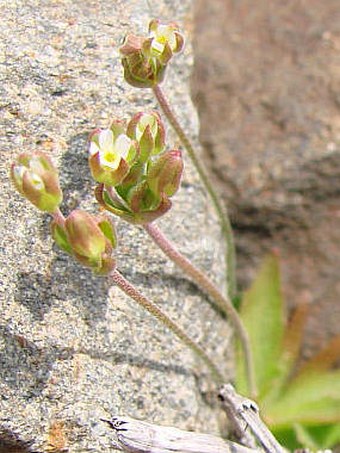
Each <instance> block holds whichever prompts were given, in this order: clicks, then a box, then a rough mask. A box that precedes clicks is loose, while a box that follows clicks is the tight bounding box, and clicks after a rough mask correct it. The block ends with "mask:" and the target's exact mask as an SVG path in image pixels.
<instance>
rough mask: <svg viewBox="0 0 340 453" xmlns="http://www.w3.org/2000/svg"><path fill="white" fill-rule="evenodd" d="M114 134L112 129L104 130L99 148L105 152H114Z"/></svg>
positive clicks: (99, 139) (100, 136)
mask: <svg viewBox="0 0 340 453" xmlns="http://www.w3.org/2000/svg"><path fill="white" fill-rule="evenodd" d="M113 140H114V137H113V132H112V131H111V129H104V130H102V131H101V132H100V134H99V137H98V141H99V148H100V149H102V150H103V151H113V148H114V143H113Z"/></svg>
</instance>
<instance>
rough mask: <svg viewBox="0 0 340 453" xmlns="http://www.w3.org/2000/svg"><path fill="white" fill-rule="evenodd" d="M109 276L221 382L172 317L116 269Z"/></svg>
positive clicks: (202, 354) (205, 355) (209, 361)
mask: <svg viewBox="0 0 340 453" xmlns="http://www.w3.org/2000/svg"><path fill="white" fill-rule="evenodd" d="M110 276H111V277H112V279H113V281H114V282H115V283H116V285H117V286H119V288H120V289H121V290H122V291H123V292H124V293H125V294H126V295H128V296H129V297H131V299H133V300H134V301H135V302H137V303H138V304H139V305H141V306H142V307H143V308H145V309H146V310H147V311H148V312H149V313H151V314H152V315H153V316H154V317H155V318H157V319H158V320H159V321H161V322H162V323H163V324H164V325H165V326H166V327H167V328H168V329H170V330H171V331H172V332H173V333H174V334H175V335H177V337H178V338H179V339H180V340H182V341H183V343H184V344H185V345H186V346H188V347H189V348H190V349H191V350H192V351H193V352H195V354H197V355H198V356H199V357H200V358H201V359H202V360H203V362H204V363H205V364H206V365H207V367H208V368H209V370H210V372H211V374H212V376H213V378H214V380H215V381H216V383H217V384H221V383H222V382H223V376H222V374H221V373H220V372H219V370H218V369H217V367H216V366H215V364H214V363H213V362H212V361H211V359H210V358H209V357H208V355H207V354H206V353H205V352H204V350H203V349H202V348H201V347H200V346H199V345H198V344H196V343H195V342H194V341H193V340H192V339H191V338H189V337H188V335H187V334H186V333H185V332H184V330H182V329H181V328H180V327H179V326H178V325H177V324H176V323H175V322H174V321H172V319H170V318H169V317H168V316H167V315H166V314H165V313H163V311H162V310H161V309H160V308H159V307H158V306H157V305H156V304H155V303H153V302H152V301H150V300H149V299H147V298H146V297H145V296H143V294H141V293H140V292H139V291H138V290H137V289H136V288H135V287H134V286H133V285H132V284H131V283H130V282H129V281H128V280H126V279H125V277H123V275H122V274H121V273H120V272H119V271H118V270H116V269H115V270H114V271H112V272H111V274H110Z"/></svg>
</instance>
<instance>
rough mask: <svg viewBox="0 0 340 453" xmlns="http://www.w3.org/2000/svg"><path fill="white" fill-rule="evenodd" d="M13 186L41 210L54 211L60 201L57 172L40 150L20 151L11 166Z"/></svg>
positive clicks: (61, 196)
mask: <svg viewBox="0 0 340 453" xmlns="http://www.w3.org/2000/svg"><path fill="white" fill-rule="evenodd" d="M11 179H12V181H13V183H14V185H15V188H16V189H17V191H18V192H19V193H21V195H23V196H24V197H25V198H27V199H28V200H29V201H30V202H31V203H32V204H33V205H34V206H36V207H37V208H38V209H40V210H41V211H46V212H51V213H52V212H54V211H55V210H56V209H57V208H58V207H59V205H60V204H61V202H62V199H63V194H62V191H61V189H60V186H59V178H58V172H57V170H56V168H55V167H54V165H53V163H52V161H51V159H50V158H49V157H48V156H47V155H46V154H44V153H42V152H39V151H37V152H34V153H31V154H30V153H22V154H20V156H19V157H18V159H17V161H16V162H15V163H13V164H12V166H11Z"/></svg>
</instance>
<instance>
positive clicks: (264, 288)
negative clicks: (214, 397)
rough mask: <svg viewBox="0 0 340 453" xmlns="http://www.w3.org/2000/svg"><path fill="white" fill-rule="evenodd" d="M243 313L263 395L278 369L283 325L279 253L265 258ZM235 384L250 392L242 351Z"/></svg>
mask: <svg viewBox="0 0 340 453" xmlns="http://www.w3.org/2000/svg"><path fill="white" fill-rule="evenodd" d="M240 315H241V318H242V320H243V322H244V325H245V327H246V329H247V331H248V335H249V338H250V343H251V349H252V352H253V358H254V365H255V378H256V382H257V386H258V390H259V396H260V399H261V396H262V397H263V396H264V395H265V394H266V392H267V391H268V390H269V389H270V387H271V386H272V383H273V380H274V379H275V378H276V377H277V375H278V373H279V368H278V362H279V357H280V354H281V345H282V338H283V329H284V321H283V301H282V295H281V284H280V271H279V262H278V257H277V255H276V254H274V253H272V254H270V255H268V256H267V257H266V258H265V260H264V262H263V264H262V266H261V269H260V271H259V273H258V275H257V276H256V278H255V281H254V283H253V284H252V286H251V288H250V289H249V290H248V291H247V292H246V293H245V294H244V296H243V301H242V306H241V310H240ZM236 385H237V388H238V390H239V391H240V392H241V393H242V392H243V393H247V392H248V389H247V385H246V380H245V374H244V368H243V361H242V357H240V354H238V372H237V381H236Z"/></svg>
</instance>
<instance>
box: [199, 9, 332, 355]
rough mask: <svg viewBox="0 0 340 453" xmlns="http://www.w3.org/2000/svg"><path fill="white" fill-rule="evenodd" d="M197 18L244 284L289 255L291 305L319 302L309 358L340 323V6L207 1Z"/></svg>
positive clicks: (211, 128) (313, 309)
mask: <svg viewBox="0 0 340 453" xmlns="http://www.w3.org/2000/svg"><path fill="white" fill-rule="evenodd" d="M195 11H196V12H195V34H194V53H195V68H194V76H193V82H192V86H193V98H194V100H195V102H196V104H197V107H198V112H199V116H200V124H201V131H200V137H201V143H202V145H203V148H204V150H205V155H206V158H207V163H208V162H209V166H210V168H211V172H212V175H213V178H214V180H215V183H216V186H218V187H219V188H220V191H221V194H222V196H223V198H224V200H225V202H226V204H227V205H228V207H229V212H230V215H231V218H232V223H233V227H234V231H235V238H236V244H237V249H238V250H237V251H238V254H237V255H238V277H239V283H240V287H241V288H242V289H243V288H245V287H247V286H248V285H249V284H250V282H251V280H252V279H253V278H254V276H255V273H256V271H257V269H258V267H259V263H260V261H261V259H262V258H263V256H264V255H265V253H266V252H268V250H270V249H272V248H276V249H278V250H280V253H281V263H282V270H283V283H284V294H285V297H286V301H287V303H288V306H289V308H290V309H291V308H292V307H294V306H296V305H297V304H300V303H309V304H310V317H309V321H308V325H307V329H306V337H305V342H304V349H303V356H304V357H305V358H306V357H310V356H311V355H312V354H314V353H315V352H316V351H317V350H318V349H320V348H322V347H323V346H325V345H326V343H327V341H328V340H329V339H330V338H332V337H333V336H334V335H336V334H338V333H339V325H340V305H339V295H340V285H339V268H340V249H339V241H340V211H339V206H340V115H339V107H340V103H339V87H340V84H339V82H340V71H339V48H340V47H339V46H340V40H339V39H340V38H339V36H340V29H339V14H338V13H339V4H338V1H337V0H329V1H327V2H323V3H322V2H321V3H320V2H318V1H317V0H311V1H309V2H299V1H295V0H289V1H285V2H281V1H280V0H271V1H269V2H268V1H266V0H260V1H257V2H256V5H255V4H254V2H252V1H251V0H244V1H240V2H234V1H232V0H214V1H212V2H205V1H203V0H199V1H197V2H195Z"/></svg>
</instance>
